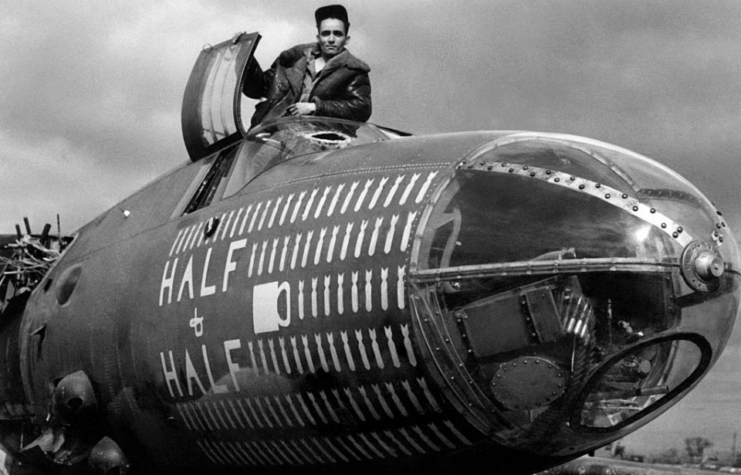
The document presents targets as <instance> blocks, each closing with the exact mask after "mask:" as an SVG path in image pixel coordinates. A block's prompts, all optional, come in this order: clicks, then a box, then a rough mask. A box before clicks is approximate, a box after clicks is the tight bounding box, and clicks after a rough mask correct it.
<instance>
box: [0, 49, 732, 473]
mask: <svg viewBox="0 0 741 475" xmlns="http://www.w3.org/2000/svg"><path fill="white" fill-rule="evenodd" d="M256 41H257V36H256V35H242V36H240V37H238V38H236V39H235V40H233V41H229V42H226V43H224V44H222V45H217V46H215V47H212V48H208V49H207V50H205V51H204V52H203V53H202V55H201V58H200V59H199V62H198V63H197V65H196V68H195V69H194V73H193V75H194V76H193V77H195V79H191V82H190V83H189V86H188V92H187V94H186V98H185V101H184V106H183V114H184V117H183V123H184V134H185V136H186V142H187V143H188V147H187V148H188V150H189V152H190V154H191V158H192V163H189V164H188V165H186V166H181V167H179V168H177V169H176V170H174V171H172V172H171V173H170V174H168V175H166V176H164V177H162V178H160V179H159V180H157V181H154V182H153V183H151V184H150V185H148V186H147V187H145V188H143V189H142V190H140V191H139V192H137V193H136V194H134V195H132V196H131V197H130V198H127V199H126V200H125V201H124V202H123V203H121V204H120V205H119V206H116V207H114V208H112V209H111V210H110V211H109V212H107V213H104V214H103V215H101V216H100V217H98V218H97V219H95V220H94V221H93V222H92V223H90V224H88V225H87V226H85V227H83V228H82V229H80V230H79V232H78V233H77V235H76V237H75V241H74V242H73V244H72V245H70V246H69V247H68V248H67V249H66V250H65V253H64V254H63V255H62V257H61V258H60V259H59V260H58V261H57V263H56V265H55V266H54V267H53V268H52V269H51V270H50V271H49V272H48V273H47V274H46V275H45V276H44V279H43V281H42V282H41V283H40V284H39V285H38V286H37V287H36V289H35V290H34V292H33V293H32V294H31V295H30V297H29V298H28V301H27V303H24V305H21V306H20V307H21V308H16V310H14V311H13V312H12V313H11V314H9V315H3V319H4V320H3V321H5V322H7V327H6V328H7V330H6V331H5V332H3V333H2V334H0V337H2V341H3V342H5V344H6V345H7V348H8V349H9V351H11V353H12V351H15V353H16V355H15V356H14V355H13V354H7V355H6V356H4V358H6V360H4V361H5V362H6V363H7V365H8V366H12V367H14V368H15V369H14V371H16V373H17V372H20V373H21V375H22V381H18V380H17V378H15V379H13V378H0V395H1V396H2V402H3V403H4V405H5V406H8V405H10V407H14V408H23V410H18V411H16V413H17V415H16V416H14V417H15V418H16V419H17V420H23V421H26V423H27V424H26V425H25V426H26V427H27V428H32V429H33V430H34V431H35V434H34V437H39V436H42V440H41V441H42V442H43V444H37V446H36V447H40V448H43V449H45V450H46V451H47V452H50V454H51V455H52V456H53V457H52V458H53V460H55V461H57V462H59V463H72V464H73V466H80V467H83V466H84V467H85V469H87V468H88V464H91V465H92V466H94V467H97V468H98V469H100V470H105V469H107V468H111V467H118V468H120V469H123V468H125V467H126V466H128V465H127V464H130V467H131V470H132V471H134V472H140V473H178V474H183V473H203V472H217V471H218V472H219V473H244V472H245V471H248V470H249V471H254V472H256V473H320V472H321V473H347V472H348V471H353V473H377V472H378V471H379V470H392V471H395V472H401V471H405V472H408V473H427V472H429V471H430V470H438V471H440V470H444V471H449V472H451V473H480V472H481V471H482V470H489V469H490V470H492V471H496V470H504V469H505V468H506V470H507V472H508V473H532V472H534V471H537V470H539V469H543V468H547V467H549V466H554V465H557V464H559V463H563V462H565V461H567V460H569V459H572V458H575V457H577V456H579V455H581V454H584V453H587V452H589V451H591V450H593V449H595V448H597V447H599V446H601V445H604V444H606V443H609V442H610V441H613V440H616V439H619V438H621V437H624V436H625V435H626V434H628V433H629V432H632V431H634V430H636V429H637V428H639V427H641V426H643V425H644V424H646V423H647V422H649V421H650V420H652V419H654V418H656V417H657V416H658V415H660V414H661V413H663V412H664V411H666V410H667V409H668V408H669V407H670V406H671V405H672V404H674V403H675V402H676V401H678V400H679V399H680V398H681V397H683V396H684V395H686V394H687V393H688V392H689V391H690V390H691V389H692V388H693V387H694V386H695V385H696V384H697V383H698V381H699V380H700V378H701V377H702V376H703V375H705V374H706V373H707V372H708V370H709V369H710V367H711V366H712V364H713V363H714V362H715V361H716V360H717V358H718V356H719V354H720V352H721V351H722V349H723V347H724V345H725V342H726V340H727V338H728V336H729V334H730V329H731V328H732V326H733V322H734V319H735V316H736V314H737V312H738V308H739V298H740V292H739V288H740V287H739V284H740V283H741V282H740V280H741V275H740V274H739V264H740V261H739V254H738V249H737V246H736V241H735V239H734V238H733V236H732V234H731V232H730V231H729V230H728V228H727V226H726V223H725V221H724V220H723V218H722V216H721V215H720V213H719V212H717V210H716V209H715V208H714V207H713V206H712V204H711V203H710V202H709V201H708V200H707V198H705V197H704V196H703V195H702V194H701V193H700V192H699V191H698V190H697V189H696V188H695V187H694V186H692V185H691V184H690V183H689V182H687V181H686V180H685V179H683V178H681V177H680V176H678V175H677V174H676V173H674V172H672V171H670V170H668V169H667V168H665V167H663V166H662V165H659V164H657V163H655V162H653V161H651V160H649V159H646V158H645V157H642V156H639V155H637V154H635V153H632V152H629V151H627V150H624V149H620V148H618V147H614V146H611V145H608V144H604V143H601V142H597V141H593V140H589V139H583V138H579V137H573V136H567V135H559V134H539V133H528V132H471V133H458V134H446V135H436V136H427V137H407V136H403V135H404V134H401V133H398V132H396V131H392V130H389V129H384V128H382V127H377V126H374V125H371V124H359V123H352V122H347V121H342V120H338V119H326V118H318V117H315V118H304V119H279V120H276V121H274V122H270V123H267V124H264V125H262V126H260V127H258V128H256V129H255V130H252V131H250V132H249V133H248V132H245V131H244V130H241V121H240V120H239V114H238V106H237V104H239V100H238V99H239V97H240V96H239V95H240V93H241V92H240V91H241V89H242V84H241V82H242V78H241V76H240V75H241V73H240V72H241V71H243V70H244V65H245V64H246V63H247V62H248V61H249V58H250V54H251V51H252V49H253V47H254V45H255V43H256ZM219 94H221V95H219ZM122 209H125V210H126V211H128V212H129V213H128V216H127V217H124V216H122V214H121V211H120V210H122ZM13 345H15V346H13ZM14 348H15V350H14ZM18 353H19V354H18ZM4 354H5V352H0V355H4ZM6 370H7V371H10V369H6ZM78 372H83V373H84V375H85V378H81V377H80V373H78ZM74 374H77V375H78V376H75V378H74V381H71V380H69V379H67V378H68V376H67V375H74ZM85 379H86V380H87V382H86V381H85ZM73 383H74V384H73ZM88 383H89V384H88ZM68 384H69V386H68ZM68 387H69V388H70V391H72V392H71V395H70V393H68V389H67V388H68ZM91 388H92V393H91V391H90V390H91ZM78 398H79V399H78ZM55 401H56V402H55ZM73 401H74V402H73ZM60 404H61V405H60ZM70 404H71V405H72V406H74V407H77V405H78V404H79V405H80V407H83V406H85V405H86V404H87V405H88V407H91V408H92V407H95V406H97V410H95V411H92V413H93V414H94V416H93V417H92V418H85V421H84V424H89V425H86V426H85V427H86V428H89V430H86V431H84V432H81V431H80V430H79V428H80V427H82V425H84V424H83V421H82V420H76V419H75V418H74V417H68V418H61V417H58V414H57V411H56V410H55V407H56V408H57V409H59V408H64V409H65V411H66V410H67V409H69V406H70ZM65 411H59V412H65ZM72 412H73V413H72V414H70V416H74V411H72ZM3 417H5V418H6V421H5V422H6V423H8V424H10V423H11V422H13V421H12V420H11V415H10V411H7V413H6V414H5V415H4V416H3ZM81 424H82V425H81ZM27 430H28V429H27ZM15 435H16V437H17V438H18V439H20V438H21V436H22V433H20V432H18V433H16V434H15ZM60 435H64V436H65V440H69V441H72V442H74V444H73V445H68V446H67V447H68V448H69V449H70V450H69V451H67V452H64V451H63V449H64V447H65V446H64V444H62V443H60V439H59V436H60ZM83 436H86V438H83ZM24 437H26V438H25V439H24V440H33V437H28V434H25V435H24ZM104 437H107V438H108V439H110V440H111V441H113V442H112V443H113V444H115V445H116V446H117V447H118V448H117V449H111V451H110V454H109V455H106V456H102V457H100V456H98V455H95V454H96V453H97V452H96V450H95V449H93V447H95V446H96V444H97V443H98V442H99V441H100V440H101V439H102V438H104ZM70 444H71V442H70ZM109 445H110V444H109ZM36 447H34V449H29V450H28V451H26V452H24V454H27V456H28V457H29V458H32V456H33V452H34V451H37V450H36ZM110 447H113V445H110ZM60 449H62V452H60ZM72 449H74V450H72ZM103 452H108V449H105V450H103ZM90 453H93V456H92V458H89V459H88V462H87V464H86V463H85V461H84V457H86V456H88V457H90V456H89V455H88V454H90ZM65 454H66V455H70V454H72V455H74V458H71V457H70V456H67V457H66V458H65V457H62V456H63V455H65ZM21 455H23V454H21ZM106 460H117V461H118V462H110V463H109V462H106ZM75 464H78V465H75ZM83 464H84V465H83ZM111 464H113V465H111ZM116 464H118V465H116Z"/></svg>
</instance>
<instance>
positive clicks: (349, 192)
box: [340, 181, 360, 214]
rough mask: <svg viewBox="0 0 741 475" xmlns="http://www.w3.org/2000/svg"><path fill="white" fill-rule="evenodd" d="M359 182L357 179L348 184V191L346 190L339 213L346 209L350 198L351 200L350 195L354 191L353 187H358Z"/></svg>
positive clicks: (343, 212)
mask: <svg viewBox="0 0 741 475" xmlns="http://www.w3.org/2000/svg"><path fill="white" fill-rule="evenodd" d="M359 184H360V182H359V181H355V182H353V184H352V185H350V191H348V192H347V196H346V197H345V202H344V203H342V208H340V214H345V211H347V207H348V206H350V200H352V195H353V194H354V193H355V188H357V187H358V185H359Z"/></svg>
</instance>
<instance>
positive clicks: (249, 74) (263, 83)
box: [242, 44, 311, 99]
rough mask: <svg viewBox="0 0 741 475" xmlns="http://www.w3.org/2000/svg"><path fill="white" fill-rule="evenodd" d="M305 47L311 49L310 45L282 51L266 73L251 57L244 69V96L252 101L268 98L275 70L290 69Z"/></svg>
mask: <svg viewBox="0 0 741 475" xmlns="http://www.w3.org/2000/svg"><path fill="white" fill-rule="evenodd" d="M307 47H311V44H303V45H297V46H294V47H293V48H290V49H287V50H285V51H283V52H282V53H281V54H280V55H279V56H278V57H277V58H276V59H275V61H273V64H272V65H270V69H268V70H267V71H263V70H262V68H261V67H260V63H258V62H257V59H255V58H254V57H253V58H252V59H251V60H250V62H249V64H248V65H247V67H246V69H245V79H244V82H243V85H242V92H243V93H244V95H245V96H247V97H249V98H252V99H262V98H264V97H268V93H269V91H270V87H271V85H272V84H273V79H274V78H275V72H276V69H277V68H278V67H283V68H290V67H292V66H293V65H294V64H296V62H297V61H298V60H299V59H301V57H302V56H303V52H304V50H305V49H306V48H307Z"/></svg>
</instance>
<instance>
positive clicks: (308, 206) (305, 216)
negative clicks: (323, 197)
mask: <svg viewBox="0 0 741 475" xmlns="http://www.w3.org/2000/svg"><path fill="white" fill-rule="evenodd" d="M318 192H319V188H314V189H313V190H311V196H310V197H309V201H308V202H307V203H306V208H304V214H303V216H301V221H306V220H307V219H308V217H309V213H310V212H311V206H312V205H313V204H314V198H315V197H316V194H317V193H318Z"/></svg>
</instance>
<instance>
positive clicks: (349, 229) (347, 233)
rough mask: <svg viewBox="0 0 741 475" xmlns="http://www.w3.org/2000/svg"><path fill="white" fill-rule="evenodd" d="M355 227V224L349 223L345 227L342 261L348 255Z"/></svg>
mask: <svg viewBox="0 0 741 475" xmlns="http://www.w3.org/2000/svg"><path fill="white" fill-rule="evenodd" d="M354 225H355V223H348V224H347V226H346V227H345V237H344V238H343V239H342V249H341V251H340V260H341V261H344V260H345V256H346V255H347V247H348V246H349V244H350V234H351V233H352V228H353V226H354Z"/></svg>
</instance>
